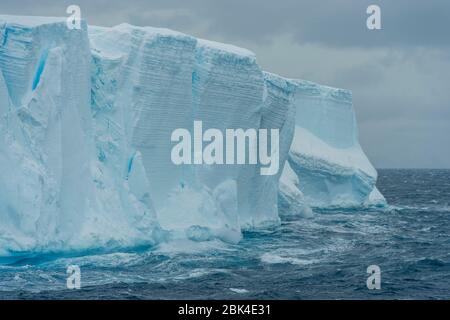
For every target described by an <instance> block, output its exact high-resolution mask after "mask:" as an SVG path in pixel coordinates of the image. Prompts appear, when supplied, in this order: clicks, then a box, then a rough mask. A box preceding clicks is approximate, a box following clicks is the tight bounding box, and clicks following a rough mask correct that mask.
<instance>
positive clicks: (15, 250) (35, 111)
mask: <svg viewBox="0 0 450 320" xmlns="http://www.w3.org/2000/svg"><path fill="white" fill-rule="evenodd" d="M0 43H1V46H0V110H1V113H0V132H1V135H0V168H1V170H0V254H1V255H14V254H20V253H24V252H30V251H33V252H37V251H62V250H64V251H65V250H85V249H95V248H106V247H107V248H113V247H123V246H134V245H136V244H144V243H145V244H149V243H154V240H155V239H154V237H153V232H154V231H155V230H156V229H157V227H156V224H155V219H154V218H155V217H154V211H153V210H152V208H151V207H150V206H149V205H148V203H145V202H144V201H142V199H141V197H142V192H143V191H142V188H143V186H142V184H143V183H144V181H142V180H143V179H142V175H141V174H140V173H139V172H138V170H139V169H136V170H134V169H133V170H131V172H129V173H128V178H129V179H128V180H127V179H124V177H125V174H124V172H125V168H126V162H125V161H123V160H122V159H120V155H118V156H117V159H114V160H111V161H110V162H108V163H104V162H102V161H99V160H98V157H97V155H96V149H97V150H98V149H99V145H100V144H101V143H105V144H107V143H110V144H109V146H110V147H111V149H113V148H117V149H116V151H111V154H116V155H117V154H122V153H124V154H125V153H126V152H125V150H126V151H129V150H128V149H127V147H126V146H125V145H123V144H121V142H120V141H119V142H118V141H115V138H114V137H113V134H111V135H106V134H103V133H102V131H101V129H99V127H101V125H102V124H103V123H102V120H103V118H104V117H103V118H102V117H101V116H99V117H98V118H95V117H94V118H93V113H92V111H91V60H92V58H91V53H90V46H89V40H88V37H87V25H86V23H85V22H84V21H83V22H82V29H81V30H70V29H68V28H67V26H66V21H65V19H58V18H39V17H32V18H30V17H10V16H0ZM99 132H100V134H99ZM117 150H119V151H117ZM136 157H137V158H140V156H139V155H137V156H136ZM136 162H137V163H138V162H139V161H136ZM116 169H117V170H118V171H121V173H120V174H117V173H116V172H115V170H116ZM141 170H142V168H141ZM146 192H148V191H146Z"/></svg>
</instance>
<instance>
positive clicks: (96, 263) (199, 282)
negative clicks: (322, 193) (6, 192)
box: [0, 169, 450, 299]
mask: <svg viewBox="0 0 450 320" xmlns="http://www.w3.org/2000/svg"><path fill="white" fill-rule="evenodd" d="M378 172H379V180H378V188H379V189H380V191H381V192H382V193H383V195H384V196H385V197H386V199H387V201H388V203H389V206H388V208H372V209H365V210H315V214H314V216H313V217H311V218H305V217H300V216H294V215H288V216H283V217H282V223H281V225H280V226H278V227H273V228H270V229H266V230H261V231H257V232H246V233H245V234H244V239H243V240H242V241H241V242H240V243H239V244H236V245H233V244H227V243H224V242H220V241H218V240H217V241H207V242H193V241H179V242H178V241H173V242H168V243H163V244H160V245H158V246H156V247H153V248H137V249H135V250H128V251H126V252H114V253H107V254H98V253H97V254H95V253H91V254H89V255H84V256H76V257H70V256H37V257H30V258H24V259H22V260H20V261H16V262H14V263H11V264H2V265H0V299H450V170H424V169H422V170H409V169H408V170H406V169H380V170H379V171H378ZM68 265H78V266H79V267H80V270H81V289H79V290H69V289H67V286H66V280H67V276H68V275H67V274H66V270H67V266H68ZM371 265H376V266H378V267H379V268H380V270H381V288H380V289H379V290H376V289H375V290H369V289H368V287H367V284H366V281H367V278H368V277H369V274H368V273H367V268H368V267H369V266H371Z"/></svg>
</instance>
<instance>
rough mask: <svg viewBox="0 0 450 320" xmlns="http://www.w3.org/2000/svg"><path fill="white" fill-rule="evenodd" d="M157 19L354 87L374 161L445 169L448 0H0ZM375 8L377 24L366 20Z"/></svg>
mask: <svg viewBox="0 0 450 320" xmlns="http://www.w3.org/2000/svg"><path fill="white" fill-rule="evenodd" d="M69 4H78V5H79V6H80V7H81V10H82V17H83V18H84V19H86V20H87V21H88V23H89V24H96V25H104V26H112V25H115V24H119V23H121V22H128V23H131V24H135V25H150V26H160V27H168V28H171V29H175V30H178V31H181V32H184V33H188V34H192V35H195V36H198V37H202V38H207V39H211V40H216V41H222V42H229V43H233V44H236V45H239V46H243V47H246V48H248V49H250V50H252V51H253V52H255V53H256V55H257V59H258V61H259V63H260V65H261V66H262V67H263V68H264V69H265V70H267V71H271V72H274V73H278V74H280V75H283V76H287V77H292V78H301V79H308V80H312V81H315V82H318V83H321V84H327V85H331V86H335V87H341V88H347V89H351V90H352V91H353V97H354V106H355V110H356V113H357V118H358V122H359V128H360V140H361V144H362V146H363V148H364V150H365V151H366V153H367V154H368V156H369V158H370V159H371V161H372V162H373V164H374V165H375V166H376V167H378V168H392V167H395V168H399V167H401V168H403V167H405V168H419V167H424V168H443V167H445V168H450V1H449V0H427V1H425V0H340V1H336V0H271V1H267V0H217V1H215V0H147V1H144V0H126V1H111V0H108V1H106V0H101V1H95V0H89V1H84V0H80V1H77V2H76V1H73V0H71V1H60V0H53V1H51V0H39V1H36V0H2V1H1V2H0V14H20V15H44V16H64V15H66V13H65V10H66V7H67V6H68V5H69ZM370 4H377V5H379V6H380V7H381V19H382V30H375V31H369V30H368V29H367V28H366V19H367V17H368V15H367V14H366V8H367V7H368V5H370Z"/></svg>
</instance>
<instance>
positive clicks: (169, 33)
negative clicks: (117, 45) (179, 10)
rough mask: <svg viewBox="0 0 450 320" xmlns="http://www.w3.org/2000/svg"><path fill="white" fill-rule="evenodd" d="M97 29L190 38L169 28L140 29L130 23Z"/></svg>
mask: <svg viewBox="0 0 450 320" xmlns="http://www.w3.org/2000/svg"><path fill="white" fill-rule="evenodd" d="M96 28H101V29H104V30H107V29H113V30H116V31H122V32H131V31H133V30H141V31H144V32H146V33H148V34H153V35H160V36H167V37H174V38H186V37H190V36H188V35H187V34H184V33H182V32H179V31H174V30H171V29H167V28H156V27H147V26H145V27H140V26H135V25H132V24H129V23H121V24H118V25H116V26H114V27H111V28H105V27H96Z"/></svg>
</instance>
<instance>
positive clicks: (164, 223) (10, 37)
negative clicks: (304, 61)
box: [0, 16, 384, 256]
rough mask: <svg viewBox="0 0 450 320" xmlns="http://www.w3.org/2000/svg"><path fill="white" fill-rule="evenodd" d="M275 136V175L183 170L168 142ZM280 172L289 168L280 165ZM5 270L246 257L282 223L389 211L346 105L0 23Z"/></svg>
mask: <svg viewBox="0 0 450 320" xmlns="http://www.w3.org/2000/svg"><path fill="white" fill-rule="evenodd" d="M194 120H201V121H202V122H203V126H204V127H205V128H217V129H219V130H225V129H227V128H243V129H247V128H266V129H272V128H276V129H279V130H280V131H279V132H280V145H279V154H280V158H279V159H280V170H279V172H278V174H276V175H273V176H262V175H260V174H259V166H258V165H236V166H226V165H222V166H220V165H217V166H216V165H212V166H211V165H210V166H207V165H195V166H189V165H181V166H177V165H174V164H173V163H172V161H171V158H170V152H171V148H172V146H173V143H172V142H171V140H170V136H171V133H172V132H173V130H175V129H177V128H192V126H193V121H194ZM285 164H286V165H285ZM0 168H1V170H0V256H14V255H20V254H27V253H29V252H48V251H54V252H59V251H72V250H75V251H76V250H87V249H89V250H95V249H101V250H104V249H108V250H112V249H115V248H123V247H132V246H137V245H152V244H154V243H157V242H159V241H161V240H163V239H167V238H189V239H192V240H198V241H201V240H208V239H211V238H219V239H222V240H224V241H229V242H238V241H239V240H240V239H241V231H242V230H243V229H250V228H256V227H264V226H266V225H272V224H274V223H278V222H279V219H280V218H279V211H282V212H284V213H307V214H311V209H310V207H313V208H314V207H320V208H328V207H343V206H345V207H357V206H366V205H370V204H379V205H382V204H383V203H384V199H383V198H382V196H381V194H379V192H378V191H377V190H376V187H375V182H376V171H375V169H374V168H373V167H372V165H371V164H370V162H369V160H368V159H367V157H366V156H365V155H364V153H363V151H362V149H361V147H360V146H359V143H358V137H357V126H356V121H355V115H354V111H353V109H352V101H351V93H350V92H349V91H346V90H341V89H333V88H329V87H324V86H320V85H317V84H313V83H310V82H307V81H301V80H290V79H285V78H283V77H280V76H277V75H274V74H270V73H266V72H264V71H262V70H261V68H260V67H259V65H258V64H257V62H256V58H255V56H254V54H253V53H251V52H249V51H247V50H245V49H241V48H238V47H234V46H231V45H225V44H220V43H215V42H211V41H206V40H202V39H196V38H194V37H191V36H188V35H185V34H182V33H178V32H175V31H171V30H166V29H157V28H149V27H135V26H131V25H127V24H122V25H119V26H116V27H112V28H103V27H91V26H89V27H88V26H87V24H86V23H85V22H83V23H82V28H81V30H70V29H68V28H67V26H66V20H65V19H62V18H61V19H59V18H41V17H14V16H0Z"/></svg>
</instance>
